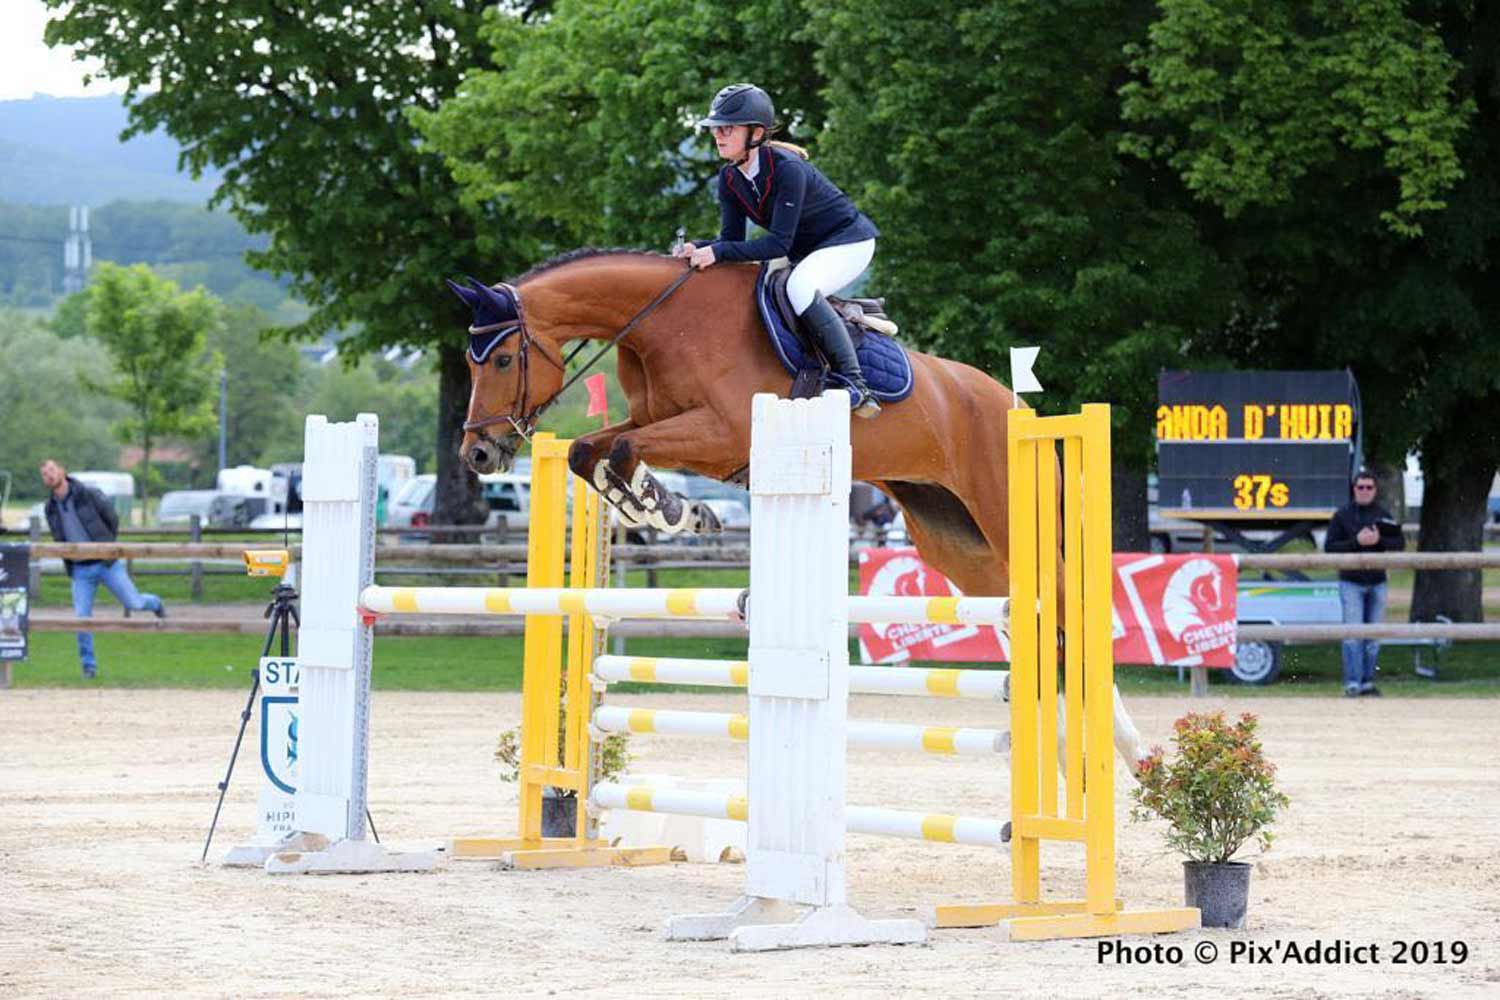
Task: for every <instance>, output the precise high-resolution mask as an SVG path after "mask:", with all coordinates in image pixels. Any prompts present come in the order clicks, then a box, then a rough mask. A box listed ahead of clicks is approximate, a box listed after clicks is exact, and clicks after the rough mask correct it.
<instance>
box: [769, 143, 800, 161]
mask: <svg viewBox="0 0 1500 1000" xmlns="http://www.w3.org/2000/svg"><path fill="white" fill-rule="evenodd" d="M766 145H768V146H775V147H776V148H777V149H784V150H786V151H787V152H789V153H796V154H797V155H798V156H800V157H802V158H803V159H804V160H805V159H807V158H808V156H807V150H805V149H803V148H802V147H801V146H799V145H797V144H796V143H795V142H785V141H783V140H781V139H772V140H770V141H769V142H767V143H766Z"/></svg>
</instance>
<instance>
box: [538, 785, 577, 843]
mask: <svg viewBox="0 0 1500 1000" xmlns="http://www.w3.org/2000/svg"><path fill="white" fill-rule="evenodd" d="M577 829H578V796H576V795H556V794H553V795H548V794H546V793H543V795H542V836H543V837H571V836H573V833H574V831H575V830H577Z"/></svg>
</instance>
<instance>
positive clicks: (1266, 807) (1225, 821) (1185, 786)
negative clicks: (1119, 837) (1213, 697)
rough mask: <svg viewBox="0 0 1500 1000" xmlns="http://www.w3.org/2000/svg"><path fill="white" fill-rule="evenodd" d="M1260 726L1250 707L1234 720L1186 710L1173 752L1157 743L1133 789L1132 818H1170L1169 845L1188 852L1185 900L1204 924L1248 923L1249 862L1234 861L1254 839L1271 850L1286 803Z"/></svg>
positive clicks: (1221, 715) (1221, 925)
mask: <svg viewBox="0 0 1500 1000" xmlns="http://www.w3.org/2000/svg"><path fill="white" fill-rule="evenodd" d="M1256 725H1257V719H1256V717H1255V716H1253V715H1250V714H1249V713H1246V714H1244V715H1241V716H1240V718H1239V721H1238V722H1234V723H1230V722H1227V721H1225V719H1224V713H1223V712H1212V713H1201V714H1200V713H1196V712H1194V713H1190V714H1188V715H1185V716H1183V717H1182V718H1180V719H1178V720H1177V722H1176V725H1175V727H1174V729H1175V733H1174V735H1173V737H1172V742H1173V743H1174V744H1176V754H1175V755H1174V756H1173V757H1172V758H1171V759H1167V758H1166V757H1165V755H1164V754H1163V752H1162V748H1161V747H1155V748H1153V750H1152V752H1151V754H1150V756H1148V757H1147V758H1146V759H1145V760H1143V761H1142V762H1141V766H1140V771H1139V772H1138V774H1137V778H1138V779H1139V782H1140V784H1138V785H1137V786H1136V787H1135V788H1134V789H1132V790H1131V795H1132V796H1133V797H1134V799H1135V805H1133V806H1132V807H1131V811H1130V816H1131V819H1133V820H1137V821H1140V820H1147V819H1150V818H1152V817H1153V816H1160V817H1161V818H1162V819H1165V820H1166V821H1167V824H1168V829H1167V834H1166V837H1167V844H1168V845H1169V846H1170V847H1172V848H1174V849H1176V850H1177V851H1180V852H1181V853H1182V854H1184V855H1186V857H1187V860H1186V861H1185V862H1183V881H1184V886H1185V889H1186V896H1187V905H1188V906H1196V907H1198V909H1199V910H1200V911H1202V914H1203V926H1205V927H1237V928H1243V927H1244V926H1245V911H1246V908H1247V906H1248V903H1249V897H1250V865H1249V864H1248V863H1245V862H1242V861H1233V860H1230V859H1231V858H1233V857H1234V855H1235V853H1236V852H1237V851H1239V849H1240V848H1241V847H1242V846H1244V845H1245V844H1247V843H1250V842H1252V841H1254V842H1258V843H1259V845H1260V848H1261V850H1266V849H1268V848H1270V846H1271V831H1270V829H1269V827H1270V825H1271V823H1272V822H1273V821H1274V820H1275V819H1276V814H1277V813H1278V812H1279V811H1280V810H1282V809H1284V808H1286V806H1287V805H1288V804H1289V800H1288V799H1287V797H1286V796H1285V795H1283V794H1282V793H1281V792H1279V791H1277V790H1276V785H1275V776H1276V767H1275V765H1273V764H1272V763H1271V762H1270V761H1268V760H1266V758H1265V754H1264V753H1263V752H1262V751H1261V745H1260V741H1259V740H1258V739H1256V738H1255V729H1256Z"/></svg>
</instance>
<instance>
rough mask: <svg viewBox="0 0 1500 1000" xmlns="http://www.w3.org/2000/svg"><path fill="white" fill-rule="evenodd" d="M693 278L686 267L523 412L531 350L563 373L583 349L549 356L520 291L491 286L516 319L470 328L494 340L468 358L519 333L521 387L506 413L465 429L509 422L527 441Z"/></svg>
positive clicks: (507, 286)
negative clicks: (505, 300)
mask: <svg viewBox="0 0 1500 1000" xmlns="http://www.w3.org/2000/svg"><path fill="white" fill-rule="evenodd" d="M692 276H693V268H692V267H689V268H688V269H687V270H685V271H684V272H683V273H682V274H681V275H680V276H679V277H678V278H677V279H676V280H675V281H673V282H672V283H671V284H670V285H668V286H667V287H666V289H665V290H664V291H663V292H662V293H661V294H660V295H658V296H657V297H656V298H654V299H652V300H651V302H650V303H648V304H647V305H646V307H645V308H644V309H642V310H641V311H640V312H638V313H636V314H635V315H634V316H633V317H631V319H630V322H628V323H626V324H625V326H624V327H623V328H621V330H620V332H619V333H617V334H615V335H614V336H613V337H611V338H610V340H609V343H607V344H605V345H604V346H603V347H602V348H600V350H599V352H598V353H597V354H595V355H594V356H593V357H592V358H590V359H589V361H588V363H587V364H585V365H584V366H583V367H582V368H580V369H579V370H578V371H577V372H575V373H574V374H573V377H572V378H570V379H568V380H567V381H566V382H564V383H563V385H562V388H560V389H558V390H557V392H556V393H554V394H553V395H552V397H551V398H550V399H548V400H546V401H545V402H543V403H540V404H538V405H537V406H535V407H534V408H532V409H531V410H527V409H526V404H527V402H528V394H529V392H530V388H529V385H528V382H529V380H528V379H527V377H526V376H527V373H528V370H529V367H530V360H529V358H530V350H531V348H532V347H533V346H535V347H536V349H537V353H539V354H541V356H542V357H543V358H544V359H545V360H546V361H547V362H548V363H549V364H551V365H553V366H554V367H556V368H557V369H558V371H562V372H566V371H567V370H568V364H569V363H570V362H571V361H572V360H573V359H574V358H575V357H577V356H578V352H579V351H581V350H583V348H584V344H579V345H578V346H577V347H575V348H574V349H573V351H572V352H571V353H570V354H569V355H568V356H567V357H566V358H562V359H558V358H554V357H552V356H551V355H549V354H548V353H547V351H546V349H545V348H544V347H543V346H542V344H541V341H539V340H537V339H536V338H535V337H533V336H532V335H531V331H530V330H528V329H527V328H526V311H525V309H523V308H522V306H521V291H520V289H518V288H516V287H515V286H514V285H511V284H507V283H506V282H503V281H502V282H500V283H499V284H498V285H496V286H494V287H496V288H498V289H502V290H504V291H505V292H506V293H507V294H509V295H510V297H511V301H513V302H515V304H516V318H515V319H514V320H512V321H506V322H503V323H490V324H487V325H485V326H470V327H469V336H470V337H475V336H483V335H484V334H487V333H493V334H494V335H495V338H494V339H493V340H491V341H490V342H489V343H488V344H486V345H485V347H484V350H483V353H482V355H475V353H474V348H473V345H472V344H471V345H470V347H469V357H470V358H471V359H472V360H473V361H474V363H475V364H478V365H483V364H484V363H485V362H486V361H487V360H488V359H489V356H490V353H491V352H492V351H493V350H494V349H495V348H496V347H498V346H500V345H501V344H503V343H504V342H505V341H507V340H509V339H510V338H511V336H512V335H513V334H516V333H519V334H520V336H521V347H520V349H519V350H518V351H517V352H516V360H517V362H518V363H519V364H520V384H519V385H517V386H516V396H515V399H514V400H513V401H512V404H511V409H510V412H509V413H498V414H485V415H483V416H481V417H479V418H478V419H477V420H466V421H464V430H465V431H483V430H484V429H485V428H486V427H492V426H494V425H495V424H506V423H508V424H510V426H511V427H512V428H513V429H514V430H515V432H516V433H517V434H519V435H520V436H521V437H523V438H525V439H526V440H528V441H529V440H531V434H532V432H533V431H534V430H535V429H536V422H537V420H539V419H540V418H541V415H542V414H543V413H545V412H546V410H547V407H549V406H551V405H552V404H553V403H554V402H556V401H557V400H558V399H559V398H561V397H562V394H563V393H565V392H567V391H568V388H569V387H570V386H571V385H572V384H573V383H574V382H577V381H578V380H579V379H580V378H582V377H583V376H584V374H585V373H587V372H588V370H589V369H590V368H592V367H594V365H595V363H597V362H598V360H599V359H600V358H602V357H603V356H604V355H605V354H607V353H608V352H609V350H610V349H611V348H613V347H614V346H615V345H616V344H618V343H619V342H620V341H622V340H624V339H625V336H626V334H628V333H630V331H631V330H634V329H635V328H636V327H637V326H639V325H640V323H641V321H642V320H644V319H645V318H646V317H647V316H649V315H651V313H652V312H653V311H655V309H656V307H657V306H659V305H661V304H662V303H663V302H665V301H666V300H667V299H668V298H669V297H670V296H671V294H672V293H673V292H675V291H677V289H679V288H681V287H682V285H683V283H684V282H685V281H687V280H688V278H691V277H692ZM481 436H482V437H484V438H486V439H488V440H489V441H490V442H492V443H496V444H498V442H496V441H495V438H494V437H493V436H491V435H490V434H482V435H481Z"/></svg>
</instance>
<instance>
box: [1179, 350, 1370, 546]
mask: <svg viewBox="0 0 1500 1000" xmlns="http://www.w3.org/2000/svg"><path fill="white" fill-rule="evenodd" d="M1156 385H1157V388H1156V395H1157V407H1156V460H1157V478H1158V485H1157V504H1158V507H1159V508H1160V510H1161V514H1162V516H1164V517H1183V518H1192V519H1196V520H1216V519H1257V520H1259V519H1264V520H1300V519H1326V518H1328V517H1329V516H1330V515H1331V514H1332V513H1333V511H1334V510H1335V509H1336V508H1338V507H1341V506H1343V505H1344V504H1345V503H1347V502H1348V500H1349V479H1350V477H1351V476H1352V475H1353V474H1354V472H1355V471H1356V469H1357V468H1358V462H1359V461H1360V414H1359V387H1358V386H1357V385H1355V382H1354V376H1353V374H1351V373H1350V372H1347V371H1336V372H1162V373H1161V375H1160V376H1159V377H1158V378H1157V383H1156Z"/></svg>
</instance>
